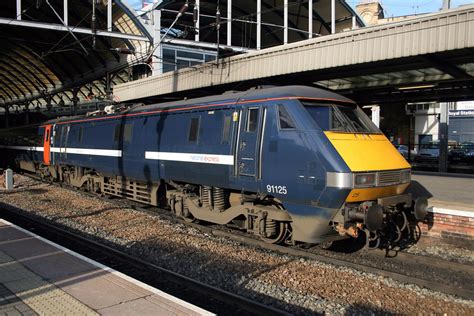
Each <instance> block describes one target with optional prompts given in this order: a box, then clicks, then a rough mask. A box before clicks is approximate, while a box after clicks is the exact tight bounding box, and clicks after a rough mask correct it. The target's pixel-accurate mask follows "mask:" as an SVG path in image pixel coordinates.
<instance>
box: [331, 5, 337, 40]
mask: <svg viewBox="0 0 474 316" xmlns="http://www.w3.org/2000/svg"><path fill="white" fill-rule="evenodd" d="M331 34H336V0H331Z"/></svg>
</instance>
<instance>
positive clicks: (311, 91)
mask: <svg viewBox="0 0 474 316" xmlns="http://www.w3.org/2000/svg"><path fill="white" fill-rule="evenodd" d="M285 97H293V98H295V97H297V98H314V99H321V100H331V101H334V100H336V101H339V102H344V103H353V101H352V100H350V99H348V98H346V97H343V96H341V95H339V94H337V93H334V92H331V91H327V90H323V89H320V88H314V87H308V86H277V87H270V88H261V89H250V90H247V91H241V92H235V93H232V92H231V93H224V94H220V95H212V96H208V97H202V98H195V99H188V100H179V101H173V102H165V103H158V104H149V105H144V106H136V107H133V108H131V109H129V110H126V111H123V112H118V113H114V114H110V115H99V116H91V117H86V116H85V115H81V116H68V117H61V118H58V119H54V120H49V121H48V122H45V123H44V124H54V123H61V122H77V121H85V120H89V119H90V120H97V119H101V120H102V119H107V118H113V117H116V116H121V115H127V114H131V113H135V115H136V114H138V113H140V112H150V111H154V110H160V109H169V108H174V107H183V109H185V108H186V106H191V105H205V104H211V103H213V104H216V103H219V102H222V101H225V102H231V103H232V102H242V101H251V100H260V99H271V98H285Z"/></svg>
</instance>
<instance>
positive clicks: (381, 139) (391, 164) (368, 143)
mask: <svg viewBox="0 0 474 316" xmlns="http://www.w3.org/2000/svg"><path fill="white" fill-rule="evenodd" d="M325 134H326V136H327V137H328V139H329V140H330V142H331V143H332V145H333V146H334V147H335V148H336V150H337V152H338V153H339V155H341V157H342V159H343V160H344V161H345V162H346V164H347V165H348V167H349V168H350V170H351V171H352V172H353V173H354V176H355V179H357V175H363V174H366V175H367V176H372V173H373V174H374V177H375V178H374V179H373V180H374V183H373V185H367V187H364V185H357V183H355V185H354V188H353V189H352V190H351V192H350V193H349V195H348V197H347V199H346V202H362V201H370V200H376V199H378V198H382V197H387V196H395V195H400V194H402V193H403V192H404V191H405V190H406V188H407V187H408V186H409V179H408V181H406V179H400V180H399V181H395V180H396V179H391V178H390V177H391V176H392V175H391V171H394V172H395V171H398V170H407V169H408V170H409V169H410V168H411V166H410V164H409V163H408V162H407V161H406V160H405V158H403V156H402V155H400V153H399V152H398V151H397V150H396V148H395V147H394V146H393V145H392V144H391V143H390V141H389V140H388V139H387V137H385V136H384V135H383V134H356V133H341V132H325ZM393 174H396V173H393ZM383 177H385V178H383ZM404 180H405V181H404ZM390 181H392V183H391V182H390Z"/></svg>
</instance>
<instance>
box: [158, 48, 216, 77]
mask: <svg viewBox="0 0 474 316" xmlns="http://www.w3.org/2000/svg"><path fill="white" fill-rule="evenodd" d="M162 57H163V72H169V71H175V70H178V69H182V68H187V67H191V66H194V65H198V64H202V63H205V62H208V61H211V60H215V59H216V56H215V54H214V52H212V53H211V52H207V51H205V50H202V49H190V48H184V47H179V48H178V47H172V46H165V47H163V56H162Z"/></svg>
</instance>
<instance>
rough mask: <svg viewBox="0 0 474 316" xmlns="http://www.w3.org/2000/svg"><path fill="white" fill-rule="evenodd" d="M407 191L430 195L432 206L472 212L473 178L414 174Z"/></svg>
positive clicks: (473, 198)
mask: <svg viewBox="0 0 474 316" xmlns="http://www.w3.org/2000/svg"><path fill="white" fill-rule="evenodd" d="M408 191H409V192H412V193H413V194H414V195H416V194H419V195H424V196H428V197H430V198H429V204H430V205H432V206H436V207H439V208H445V209H452V210H460V211H470V212H474V178H460V177H447V176H437V175H417V174H414V175H412V184H411V186H410V187H409V188H408Z"/></svg>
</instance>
